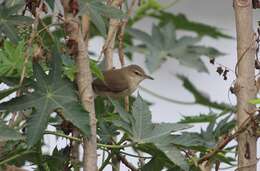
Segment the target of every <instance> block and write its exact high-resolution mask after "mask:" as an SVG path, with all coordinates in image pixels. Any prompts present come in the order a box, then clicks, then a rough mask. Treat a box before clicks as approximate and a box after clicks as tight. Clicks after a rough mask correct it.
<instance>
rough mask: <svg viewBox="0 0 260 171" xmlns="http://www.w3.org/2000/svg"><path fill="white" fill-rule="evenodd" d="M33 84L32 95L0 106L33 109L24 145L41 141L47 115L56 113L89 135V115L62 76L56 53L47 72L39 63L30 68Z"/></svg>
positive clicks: (15, 109) (2, 108)
mask: <svg viewBox="0 0 260 171" xmlns="http://www.w3.org/2000/svg"><path fill="white" fill-rule="evenodd" d="M33 73H34V77H35V78H36V82H35V83H34V84H33V87H32V88H33V89H34V90H33V92H32V93H28V94H26V95H23V96H21V97H17V98H14V99H12V100H10V101H8V102H5V103H2V104H0V110H7V111H10V112H13V111H21V110H24V109H27V108H34V109H35V110H33V111H34V112H33V114H32V115H31V117H30V119H29V120H28V132H27V142H28V145H29V147H31V146H33V145H34V144H36V143H37V142H38V141H39V139H40V138H41V136H42V134H43V132H44V130H45V128H46V126H47V123H48V117H49V115H50V113H52V112H54V111H56V110H59V111H61V113H62V115H63V116H64V118H65V119H66V120H68V121H70V122H71V123H72V124H74V125H75V126H76V127H78V128H79V129H80V130H81V131H82V132H83V133H84V135H88V134H89V129H90V128H89V125H88V123H89V118H88V113H87V112H86V111H84V110H83V108H82V107H81V105H80V104H79V102H78V99H77V95H76V90H75V87H74V85H73V84H72V83H71V82H69V81H68V80H66V79H62V77H61V59H60V57H59V54H55V55H54V56H53V59H52V63H51V67H50V72H49V74H48V75H46V74H45V72H44V71H43V69H42V67H41V66H40V65H39V64H37V63H36V64H34V65H33Z"/></svg>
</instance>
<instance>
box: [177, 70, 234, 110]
mask: <svg viewBox="0 0 260 171" xmlns="http://www.w3.org/2000/svg"><path fill="white" fill-rule="evenodd" d="M178 78H179V79H181V80H182V81H183V86H184V88H185V89H187V90H188V91H189V92H190V93H192V95H193V96H194V98H195V102H196V103H198V104H200V105H203V106H208V107H211V108H215V109H220V110H226V111H234V110H235V109H234V107H233V106H230V105H228V104H225V103H217V102H212V101H211V100H210V99H209V97H208V96H207V95H205V93H203V92H201V91H199V90H198V89H197V88H196V87H195V86H194V85H193V84H192V83H191V82H190V81H189V79H188V78H187V77H185V76H183V75H178Z"/></svg>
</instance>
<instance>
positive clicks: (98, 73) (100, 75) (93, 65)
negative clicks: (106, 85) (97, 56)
mask: <svg viewBox="0 0 260 171" xmlns="http://www.w3.org/2000/svg"><path fill="white" fill-rule="evenodd" d="M90 69H91V72H92V73H93V74H94V75H95V76H96V77H97V78H99V79H101V80H104V76H103V73H102V71H101V70H100V69H99V68H98V66H97V63H96V62H94V61H93V60H90Z"/></svg>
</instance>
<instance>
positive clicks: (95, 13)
mask: <svg viewBox="0 0 260 171" xmlns="http://www.w3.org/2000/svg"><path fill="white" fill-rule="evenodd" d="M79 2H80V11H79V15H84V14H88V15H89V16H90V20H91V22H92V23H93V24H94V25H95V26H96V27H97V29H98V30H99V32H100V33H101V34H102V36H104V37H105V36H106V33H107V31H106V21H105V20H104V19H103V17H104V18H116V19H122V18H124V17H126V15H125V14H124V13H123V12H122V11H121V10H120V9H117V8H115V7H111V6H109V5H105V3H104V0H81V1H79Z"/></svg>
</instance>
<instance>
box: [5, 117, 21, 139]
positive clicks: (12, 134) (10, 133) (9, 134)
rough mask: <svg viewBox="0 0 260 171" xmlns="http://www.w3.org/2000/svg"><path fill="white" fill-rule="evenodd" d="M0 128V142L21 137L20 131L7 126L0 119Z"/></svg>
mask: <svg viewBox="0 0 260 171" xmlns="http://www.w3.org/2000/svg"><path fill="white" fill-rule="evenodd" d="M0 130H1V132H0V142H2V141H9V140H21V139H23V136H22V135H21V134H20V133H18V132H17V131H16V130H14V129H12V128H9V127H8V126H7V125H6V124H5V123H4V122H3V121H0Z"/></svg>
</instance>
